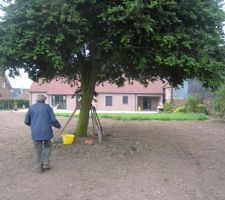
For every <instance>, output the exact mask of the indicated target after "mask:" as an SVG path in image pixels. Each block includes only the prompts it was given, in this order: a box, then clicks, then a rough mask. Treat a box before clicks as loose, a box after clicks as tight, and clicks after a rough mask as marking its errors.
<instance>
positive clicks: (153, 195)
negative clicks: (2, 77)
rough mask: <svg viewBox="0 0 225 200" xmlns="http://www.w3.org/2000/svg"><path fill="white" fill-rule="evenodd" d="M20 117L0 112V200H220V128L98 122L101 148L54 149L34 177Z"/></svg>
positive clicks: (223, 180)
mask: <svg viewBox="0 0 225 200" xmlns="http://www.w3.org/2000/svg"><path fill="white" fill-rule="evenodd" d="M24 116H25V113H22V112H13V111H8V112H7V111H1V112H0V119H1V120H0V124H1V132H0V172H1V176H0V199H1V200H24V199H25V200H30V199H40V200H69V199H70V200H71V199H75V200H224V199H225V122H222V121H217V120H209V121H200V122H196V121H186V122H175V121H173V122H159V121H114V120H101V122H102V125H103V127H104V132H105V136H104V141H103V143H102V144H98V143H97V142H96V141H95V142H94V144H93V145H85V144H84V139H82V138H78V139H77V141H76V142H75V144H73V145H63V144H58V145H55V146H54V147H53V153H52V169H51V170H49V171H45V172H44V173H41V174H40V173H37V172H36V171H35V170H34V160H33V144H32V141H31V137H30V129H29V127H27V126H25V125H24V124H23V119H24ZM59 120H60V122H61V123H62V124H64V123H65V122H66V119H65V118H59ZM69 128H70V129H71V130H72V129H73V128H72V124H70V127H69ZM54 131H55V135H57V134H59V130H56V129H54Z"/></svg>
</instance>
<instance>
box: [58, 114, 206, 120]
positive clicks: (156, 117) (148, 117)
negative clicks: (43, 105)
mask: <svg viewBox="0 0 225 200" xmlns="http://www.w3.org/2000/svg"><path fill="white" fill-rule="evenodd" d="M56 115H57V116H64V117H69V116H70V115H71V113H56ZM98 116H99V118H109V119H116V120H161V121H171V120H175V121H184V120H194V121H196V120H207V119H208V116H207V115H205V114H202V113H200V114H198V113H154V114H152V113H98Z"/></svg>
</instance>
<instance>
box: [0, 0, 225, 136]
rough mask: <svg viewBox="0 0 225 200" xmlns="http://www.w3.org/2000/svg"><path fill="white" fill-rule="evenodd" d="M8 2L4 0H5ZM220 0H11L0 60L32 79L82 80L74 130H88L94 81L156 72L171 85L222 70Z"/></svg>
mask: <svg viewBox="0 0 225 200" xmlns="http://www.w3.org/2000/svg"><path fill="white" fill-rule="evenodd" d="M8 2H10V1H8ZM221 3H222V1H220V0H170V1H167V0H152V1H150V0H110V1H109V0H48V1H46V0H15V1H13V2H11V3H10V4H8V5H7V6H3V7H2V9H3V10H4V12H5V15H4V17H3V18H2V20H1V22H0V66H1V67H2V68H4V69H9V70H10V72H11V74H12V75H13V74H16V73H17V71H18V69H19V68H23V69H25V71H26V72H28V74H29V77H30V78H31V79H33V80H38V79H40V78H45V79H46V80H51V79H53V78H55V77H64V78H66V79H67V80H68V81H73V80H78V81H80V83H81V91H82V99H81V112H80V116H79V120H78V125H77V133H78V134H79V135H86V132H87V125H88V118H89V115H88V113H89V108H90V105H91V101H92V98H93V94H94V89H95V85H96V84H98V83H101V82H103V81H106V80H108V81H110V82H113V83H116V84H118V85H120V86H121V85H123V83H124V81H125V80H126V79H128V80H138V81H140V82H141V83H143V84H147V82H148V81H149V80H153V79H155V78H159V79H161V80H164V81H169V82H170V83H171V84H173V85H174V86H176V85H178V84H181V83H182V81H183V80H185V79H189V78H197V79H199V80H200V81H202V83H203V85H205V86H210V87H216V86H218V84H219V83H220V82H221V81H222V80H223V75H224V64H225V62H224V58H225V56H224V40H223V39H224V38H223V36H224V35H223V26H222V23H223V21H224V19H225V15H224V12H223V10H222V9H221V6H222V4H221Z"/></svg>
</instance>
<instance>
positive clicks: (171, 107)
mask: <svg viewBox="0 0 225 200" xmlns="http://www.w3.org/2000/svg"><path fill="white" fill-rule="evenodd" d="M175 108H176V105H175V104H173V103H165V104H164V105H163V112H167V113H170V112H173V111H174V110H175Z"/></svg>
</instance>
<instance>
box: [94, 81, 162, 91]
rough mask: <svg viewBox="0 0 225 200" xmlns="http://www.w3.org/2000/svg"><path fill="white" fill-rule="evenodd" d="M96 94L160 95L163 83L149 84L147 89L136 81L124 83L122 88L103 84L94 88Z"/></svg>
mask: <svg viewBox="0 0 225 200" xmlns="http://www.w3.org/2000/svg"><path fill="white" fill-rule="evenodd" d="M96 92H97V93H117V94H128V93H129V94H131V93H134V94H162V93H163V83H162V82H161V81H155V82H154V83H152V82H150V83H149V85H148V86H147V87H145V86H143V85H142V84H140V83H139V82H137V81H132V84H129V83H126V84H125V86H124V87H118V86H116V85H115V84H110V83H104V84H103V85H98V86H97V87H96Z"/></svg>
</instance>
